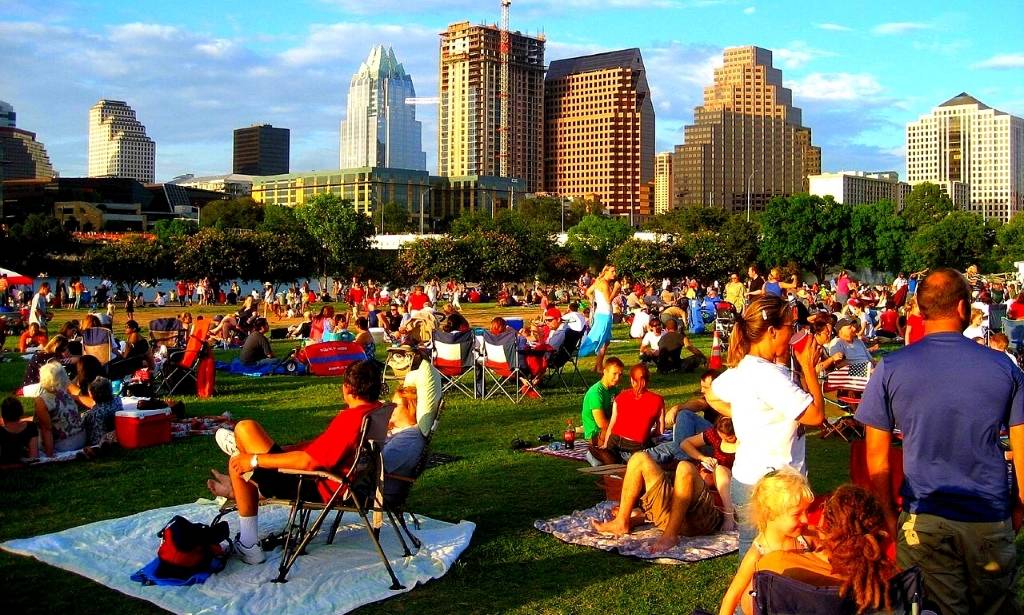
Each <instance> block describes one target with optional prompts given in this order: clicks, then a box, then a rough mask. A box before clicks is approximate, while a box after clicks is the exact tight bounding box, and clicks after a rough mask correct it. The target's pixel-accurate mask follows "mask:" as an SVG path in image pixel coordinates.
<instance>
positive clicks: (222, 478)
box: [210, 470, 231, 485]
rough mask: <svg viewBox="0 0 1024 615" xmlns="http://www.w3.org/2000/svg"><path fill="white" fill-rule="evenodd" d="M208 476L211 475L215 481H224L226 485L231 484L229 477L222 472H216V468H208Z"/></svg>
mask: <svg viewBox="0 0 1024 615" xmlns="http://www.w3.org/2000/svg"><path fill="white" fill-rule="evenodd" d="M210 476H213V480H215V481H217V482H218V483H225V484H228V485H230V484H231V477H229V476H228V475H227V474H224V473H222V472H218V471H217V470H210Z"/></svg>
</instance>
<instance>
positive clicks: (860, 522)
mask: <svg viewBox="0 0 1024 615" xmlns="http://www.w3.org/2000/svg"><path fill="white" fill-rule="evenodd" d="M890 540H891V538H890V536H889V534H888V532H887V531H886V529H885V515H883V514H882V507H881V505H880V504H879V503H878V500H877V499H875V496H873V495H872V494H871V493H870V492H869V491H867V490H866V489H864V488H862V487H857V486H855V485H843V486H841V487H839V488H838V489H836V491H835V493H833V494H832V497H830V498H829V499H828V502H827V503H826V504H825V509H824V512H823V514H822V519H821V527H820V528H819V544H820V548H819V549H818V550H815V551H805V552H791V551H776V552H774V553H770V554H768V555H765V556H764V557H763V558H761V560H760V561H759V562H758V563H757V570H766V571H771V572H775V573H778V574H782V575H785V576H787V577H790V578H794V579H797V580H799V581H803V582H804V583H808V584H810V585H817V586H822V587H827V586H838V587H839V591H840V594H841V595H842V596H844V597H845V598H847V599H848V600H851V601H852V602H853V603H854V604H855V605H856V607H857V613H865V612H874V611H878V610H884V611H888V610H890V609H893V608H894V607H895V605H893V604H892V597H891V595H890V593H889V581H890V579H892V578H893V576H895V575H896V573H897V572H898V570H897V568H896V566H895V564H893V562H892V561H890V560H889V558H888V557H887V556H886V544H887V543H888V542H889V541H890Z"/></svg>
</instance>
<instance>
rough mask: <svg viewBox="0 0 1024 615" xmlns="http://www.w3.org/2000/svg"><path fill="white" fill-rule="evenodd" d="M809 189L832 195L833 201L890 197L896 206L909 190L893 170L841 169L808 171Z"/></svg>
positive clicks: (860, 202) (856, 202) (848, 202)
mask: <svg viewBox="0 0 1024 615" xmlns="http://www.w3.org/2000/svg"><path fill="white" fill-rule="evenodd" d="M807 179H808V183H809V184H810V187H809V190H808V191H809V192H810V193H811V194H813V195H817V196H831V197H832V198H833V199H835V201H836V203H843V204H845V205H863V204H865V203H877V202H878V201H882V200H886V201H891V202H892V203H893V204H894V205H895V206H896V207H897V209H899V208H902V207H903V201H904V199H906V198H907V195H908V194H910V184H908V183H907V182H901V181H900V178H899V174H898V173H896V172H895V171H882V172H880V173H872V172H866V171H840V172H838V173H821V174H818V175H811V176H810V177H809V178H807Z"/></svg>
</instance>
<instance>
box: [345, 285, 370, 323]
mask: <svg viewBox="0 0 1024 615" xmlns="http://www.w3.org/2000/svg"><path fill="white" fill-rule="evenodd" d="M365 296H366V291H364V290H363V287H362V285H360V284H359V283H358V282H355V283H353V284H352V286H351V287H350V288H349V289H348V304H349V305H351V306H352V315H353V316H359V313H360V310H362V309H363V299H364V298H365Z"/></svg>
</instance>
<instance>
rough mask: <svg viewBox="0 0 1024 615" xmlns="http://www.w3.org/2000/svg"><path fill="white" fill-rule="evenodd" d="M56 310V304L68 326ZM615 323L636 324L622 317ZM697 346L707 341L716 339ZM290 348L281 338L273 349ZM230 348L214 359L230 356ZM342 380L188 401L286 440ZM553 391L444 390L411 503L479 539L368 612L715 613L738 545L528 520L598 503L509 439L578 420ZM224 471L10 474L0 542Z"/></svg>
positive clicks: (15, 606) (133, 460)
mask: <svg viewBox="0 0 1024 615" xmlns="http://www.w3.org/2000/svg"><path fill="white" fill-rule="evenodd" d="M171 311H173V310H171ZM202 311H203V312H215V311H218V310H216V309H214V308H206V309H203V310H202ZM468 312H469V314H468V316H469V318H470V321H471V322H473V323H474V324H480V323H481V319H489V317H490V314H491V313H492V312H491V311H490V310H489V311H488V312H486V313H485V312H483V311H481V312H478V313H476V314H474V308H469V310H468ZM152 314H153V310H144V311H143V310H140V313H139V314H137V319H138V320H139V321H140V322H141V323H142V324H143V325H145V322H148V320H149V319H150V318H151V315H152ZM66 317H67V315H66V314H65V315H64V318H66ZM122 318H123V317H122ZM61 321H62V315H58V317H57V322H58V323H59V322H61ZM615 333H616V335H617V336H619V337H625V336H626V335H627V333H626V330H625V328H624V327H623V326H618V327H616V331H615ZM696 341H697V343H698V345H699V346H701V347H703V348H704V349H705V351H708V350H709V346H710V338H709V337H707V336H704V337H701V338H699V339H697V340H696ZM289 347H290V344H289V343H285V342H277V343H275V352H277V353H279V354H280V353H281V352H282V351H285V350H286V349H287V348H289ZM635 348H636V344H635V342H619V343H613V344H612V346H611V349H612V350H611V354H614V355H618V356H621V357H622V359H623V360H624V361H625V362H626V363H627V365H629V364H631V363H632V362H633V360H634V359H635ZM235 353H237V351H226V352H220V353H218V354H219V355H220V358H227V357H229V356H231V355H232V354H235ZM592 366H593V359H585V360H583V361H582V365H581V367H582V368H583V369H584V370H589V369H590V368H591V367H592ZM23 369H24V364H23V363H21V362H20V361H14V362H8V363H3V364H0V387H2V388H3V390H6V391H10V390H13V389H14V388H16V387H17V386H18V385H19V384H20V379H21V376H22V372H23ZM585 377H586V378H587V379H588V382H593V381H594V380H595V379H596V376H594V375H593V374H592V373H587V372H586V371H585ZM696 380H697V376H696V375H694V374H689V375H678V374H675V375H655V376H654V377H653V383H652V389H653V390H655V391H658V392H659V393H662V394H663V395H665V396H666V398H667V401H668V403H676V402H681V401H683V400H685V399H686V398H687V397H688V396H689V395H690V394H691V393H692V392H693V391H694V390H695V389H696ZM339 384H340V382H339V379H324V378H314V377H286V376H275V377H270V378H263V379H252V378H246V377H240V376H239V377H231V376H225V375H224V374H222V373H218V374H217V395H216V396H215V397H213V398H211V399H207V400H199V399H196V398H190V397H186V398H184V401H185V404H186V407H187V412H188V413H189V414H190V415H212V414H221V413H223V412H225V411H229V412H231V413H232V415H233V416H234V417H235V418H236V419H237V418H253V419H256V420H258V421H260V422H261V423H263V424H264V425H265V426H266V428H267V430H268V431H269V432H270V433H271V434H272V435H274V436H275V438H276V439H277V440H278V441H279V442H282V443H290V442H296V441H299V440H303V439H307V438H311V437H313V436H315V435H316V434H318V433H319V432H320V431H321V430H322V429H323V428H324V426H325V425H326V424H327V422H328V421H329V420H330V418H331V417H332V416H333V414H334V413H335V412H336V410H337V409H338V408H339V404H340V394H339V392H338V387H339ZM627 386H628V385H627ZM544 393H545V398H544V399H543V400H527V401H525V402H524V403H522V404H520V405H519V406H515V405H513V404H511V403H509V402H507V400H505V401H501V400H491V401H476V400H470V399H467V398H464V397H463V398H461V399H460V398H457V397H451V398H450V399H449V403H448V406H447V411H446V413H445V415H444V416H443V417H442V422H441V426H440V429H439V431H438V434H437V436H436V438H435V440H434V446H433V449H434V451H436V452H440V453H446V454H449V455H453V456H455V457H457V458H458V460H457V461H455V462H453V463H450V464H447V465H443V466H440V467H436V468H432V469H430V470H428V471H427V472H426V473H425V474H424V475H423V476H422V477H421V479H420V480H419V482H418V483H417V485H416V487H415V489H414V490H413V495H412V498H411V502H410V509H411V510H413V511H415V512H417V513H421V514H424V515H428V516H431V517H434V518H437V519H442V520H446V521H453V522H454V521H458V520H460V519H466V520H470V521H472V522H474V523H476V525H477V529H476V532H475V534H474V536H473V541H472V543H471V545H470V547H469V548H468V549H467V550H466V551H465V552H464V553H463V554H462V556H461V558H460V559H459V561H458V562H456V564H455V565H454V566H453V567H452V569H451V570H450V571H449V573H448V574H447V575H446V576H445V577H443V578H442V579H440V580H438V581H435V582H431V583H429V584H427V585H426V586H423V587H419V588H416V589H415V590H414V591H412V592H410V593H408V594H402V595H399V596H396V597H395V598H392V599H389V600H386V601H384V602H381V603H377V604H375V605H369V606H367V607H364V608H363V609H361V610H360V612H363V613H377V612H380V613H384V612H410V613H452V612H458V613H461V612H470V613H476V612H479V613H494V612H512V613H538V612H540V613H608V612H677V613H688V612H690V610H691V609H693V608H694V607H698V606H700V607H704V608H707V609H710V610H715V609H716V608H717V604H718V601H719V600H720V598H721V596H722V594H723V593H724V591H725V588H726V586H727V585H728V582H729V580H730V578H731V575H732V573H733V571H734V570H735V566H736V564H737V558H736V556H735V555H733V556H728V557H722V558H717V559H713V560H709V561H704V562H700V563H697V564H684V565H678V566H660V565H655V564H648V563H644V562H641V561H639V560H634V559H630V558H626V557H621V556H618V555H611V554H608V553H604V552H602V551H598V550H594V549H587V548H582V547H575V546H571V545H567V544H564V543H562V542H560V541H558V540H556V539H554V538H552V537H551V536H549V535H547V534H543V533H541V532H539V531H537V530H534V529H533V522H534V520H536V519H542V518H549V517H554V516H557V515H560V514H564V513H567V512H571V511H572V510H575V509H581V508H586V507H589V506H592V505H593V504H595V503H596V502H598V501H600V500H601V499H602V492H601V491H599V490H598V488H597V487H596V485H595V479H594V478H592V477H588V476H586V475H583V474H581V473H579V472H577V471H576V469H577V468H578V467H580V465H579V464H576V463H574V462H571V461H566V460H562V459H556V458H551V457H546V456H541V455H534V454H528V453H521V452H513V451H512V450H511V449H510V447H509V444H510V442H511V441H512V439H513V438H515V437H517V436H519V437H521V438H523V439H526V440H531V439H535V438H536V437H537V436H538V435H539V434H546V433H552V434H561V432H562V431H563V430H564V426H565V421H566V419H570V418H572V419H575V420H576V421H577V422H578V417H579V403H580V400H581V398H582V394H581V393H574V394H568V393H566V392H564V391H556V390H552V389H546V390H544ZM847 446H848V445H847V444H846V443H844V442H842V441H837V440H835V439H831V440H827V441H823V440H820V439H818V438H817V437H811V438H808V466H809V468H810V474H811V480H812V483H813V485H814V488H815V489H816V490H817V491H826V490H829V489H832V488H834V487H835V486H836V485H838V484H840V483H842V482H843V481H844V480H845V479H846V477H847V462H848V450H847ZM224 466H225V459H224V456H223V454H222V453H221V452H220V450H219V449H217V447H216V445H215V444H214V443H213V440H212V438H203V437H196V438H191V439H189V440H186V441H179V442H175V443H173V444H170V445H166V446H160V447H154V448H147V449H140V450H121V449H114V450H112V451H110V452H108V453H105V454H104V455H103V456H102V457H101V458H99V459H97V460H94V461H91V462H74V463H66V464H53V465H49V466H46V467H36V468H27V469H21V470H14V471H5V472H2V473H0V493H2V494H3V495H2V496H0V497H2V501H3V505H2V507H0V541H3V540H8V539H11V538H23V537H29V536H35V535H39V534H45V533H48V532H54V531H58V530H62V529H66V528H69V527H73V526H77V525H81V524H84V523H89V522H93V521H98V520H102V519H109V518H115V517H120V516H125V515H130V514H133V513H136V512H139V511H142V510H147V509H152V508H157V507H162V506H170V505H174V504H181V503H184V502H191V501H194V500H195V499H197V498H199V497H204V496H207V495H208V492H207V490H206V487H205V481H206V478H207V475H208V471H209V469H210V468H219V469H222V470H223V468H224ZM0 578H3V579H5V580H6V584H7V588H6V590H5V591H4V592H3V598H2V599H0V604H3V605H4V607H6V608H4V612H9V613H41V612H47V613H51V612H75V613H76V614H78V615H84V614H86V613H110V612H120V613H146V612H153V611H157V610H158V609H157V608H156V607H154V606H152V605H150V604H148V603H146V602H143V601H140V600H135V599H132V598H128V597H126V596H124V595H122V594H119V593H117V592H114V591H112V590H109V589H107V588H105V587H102V586H100V585H97V584H95V583H93V582H91V581H88V580H86V579H84V578H82V577H79V576H77V575H75V574H72V573H68V572H65V571H62V570H59V569H57V568H53V567H50V566H47V565H45V564H42V563H39V562H37V561H35V560H32V559H29V558H24V557H18V556H13V555H10V554H8V553H6V552H0Z"/></svg>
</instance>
